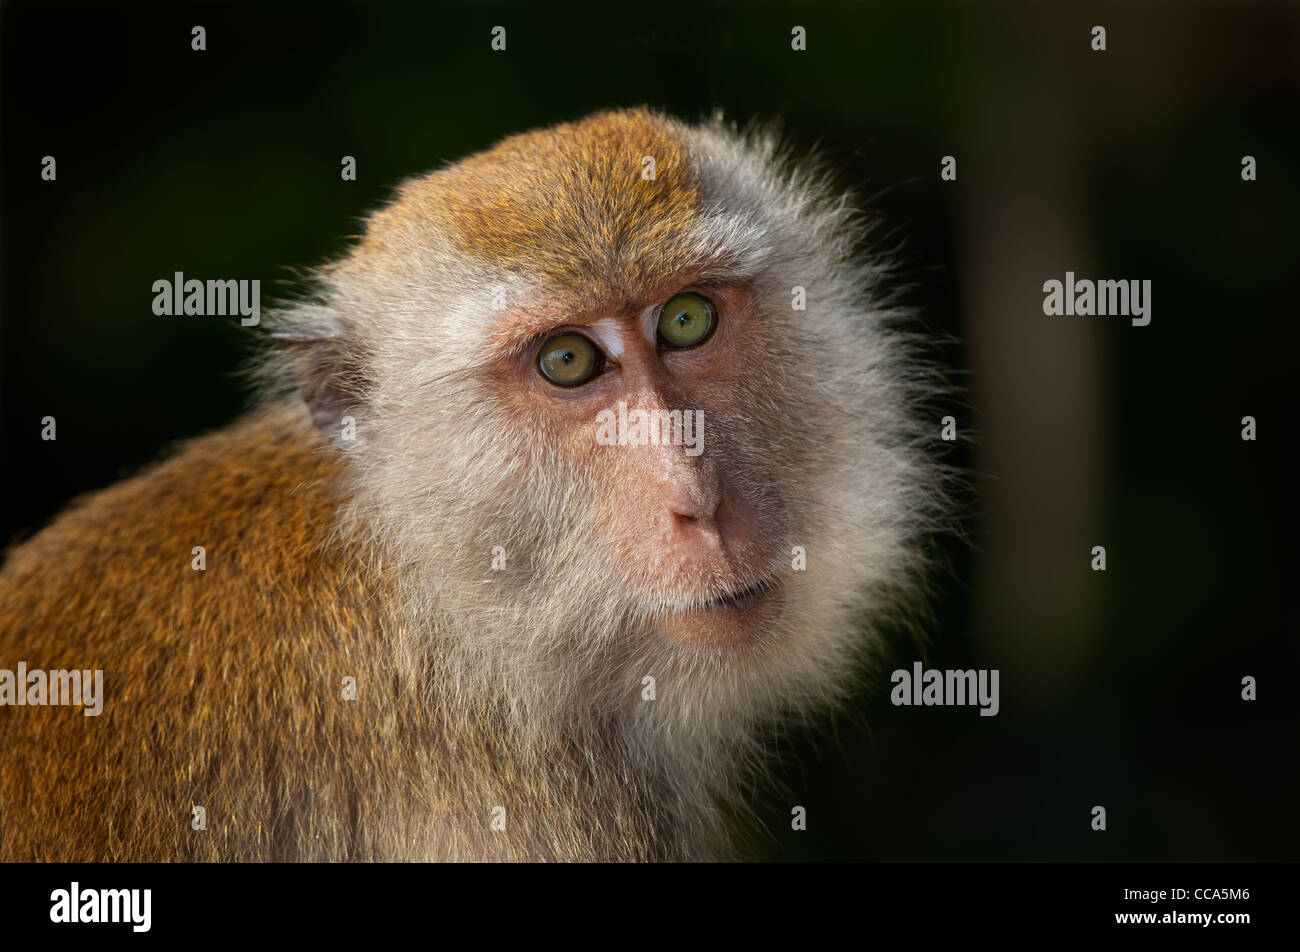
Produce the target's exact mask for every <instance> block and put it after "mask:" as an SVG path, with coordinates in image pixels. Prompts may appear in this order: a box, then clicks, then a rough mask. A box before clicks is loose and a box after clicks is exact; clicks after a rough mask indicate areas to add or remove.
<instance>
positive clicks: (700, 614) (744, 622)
mask: <svg viewBox="0 0 1300 952" xmlns="http://www.w3.org/2000/svg"><path fill="white" fill-rule="evenodd" d="M784 607H785V593H784V589H783V586H782V585H781V584H780V583H779V582H778V581H777V580H776V579H774V578H764V579H760V580H759V581H757V582H752V583H750V584H749V585H746V586H744V587H743V588H736V589H733V590H731V591H729V592H726V593H724V594H722V595H717V596H714V597H713V598H710V599H707V600H705V601H701V602H696V603H694V604H691V605H686V606H680V607H677V608H675V609H672V610H671V611H669V612H667V613H666V614H664V615H662V616H661V619H660V624H661V625H662V630H663V632H664V633H665V634H666V635H667V636H668V637H669V638H671V639H672V640H674V641H677V642H679V643H681V644H685V645H690V646H692V647H694V648H703V649H706V650H710V651H729V650H734V649H740V648H743V647H745V646H750V645H753V644H754V643H755V642H756V641H757V640H758V639H760V638H762V637H763V635H764V633H765V632H769V631H771V630H772V628H773V626H774V625H775V624H776V623H777V622H778V621H779V619H780V618H781V615H782V613H783V611H784Z"/></svg>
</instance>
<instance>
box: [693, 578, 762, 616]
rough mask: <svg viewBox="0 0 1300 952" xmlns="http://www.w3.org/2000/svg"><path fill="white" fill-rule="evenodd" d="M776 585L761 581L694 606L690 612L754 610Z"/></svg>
mask: <svg viewBox="0 0 1300 952" xmlns="http://www.w3.org/2000/svg"><path fill="white" fill-rule="evenodd" d="M773 588H775V583H774V582H773V581H772V580H771V579H766V578H763V579H759V580H758V581H757V582H753V583H752V584H750V585H746V586H745V587H744V588H740V589H736V590H735V591H732V592H728V593H727V594H725V595H719V596H718V597H717V598H711V599H709V600H708V601H707V602H702V603H701V604H699V605H695V606H692V607H691V608H690V609H689V610H690V611H697V612H708V611H736V612H743V611H745V609H747V608H752V607H753V606H754V605H756V604H758V602H759V600H760V599H761V598H763V597H764V596H765V595H767V594H768V593H769V592H770V591H771V590H772V589H773Z"/></svg>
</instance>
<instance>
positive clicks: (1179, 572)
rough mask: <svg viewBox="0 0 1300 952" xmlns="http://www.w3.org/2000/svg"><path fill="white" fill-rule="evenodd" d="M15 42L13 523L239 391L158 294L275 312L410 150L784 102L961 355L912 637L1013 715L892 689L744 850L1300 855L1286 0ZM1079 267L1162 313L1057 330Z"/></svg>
mask: <svg viewBox="0 0 1300 952" xmlns="http://www.w3.org/2000/svg"><path fill="white" fill-rule="evenodd" d="M196 23H197V24H202V25H204V26H205V27H206V28H207V35H208V49H207V51H206V52H204V53H194V52H192V51H191V50H190V45H189V40H190V27H191V26H192V25H193V24H196ZM796 23H797V24H801V25H803V26H805V27H806V28H807V30H808V37H809V43H808V46H809V48H808V51H807V52H804V53H794V52H792V51H791V50H790V45H789V37H790V28H791V26H792V25H794V24H796ZM1098 23H1099V24H1103V25H1105V26H1106V27H1107V29H1108V32H1109V49H1108V50H1107V51H1106V52H1105V53H1101V54H1098V53H1094V52H1092V51H1091V50H1090V49H1089V30H1090V28H1091V27H1092V25H1093V24H1098ZM496 24H503V25H505V26H506V27H507V29H508V50H507V52H505V53H503V54H494V53H493V52H491V51H490V49H489V31H490V29H491V27H492V26H494V25H496ZM0 44H2V45H0V97H2V106H3V112H2V125H0V141H2V143H3V218H2V219H0V241H2V242H3V276H2V277H3V294H2V298H0V302H2V306H3V311H2V312H0V319H2V324H0V346H2V347H3V358H2V361H0V370H2V373H3V377H2V378H0V400H2V405H0V451H2V452H3V466H2V467H0V479H3V497H2V498H3V506H2V511H0V539H3V540H10V539H13V538H15V537H20V536H22V535H25V534H27V533H29V532H30V531H32V530H34V529H36V528H39V526H40V525H41V524H42V523H44V522H45V521H47V520H48V519H49V518H50V517H51V516H52V515H53V514H54V513H55V512H56V511H57V510H58V509H59V508H60V507H61V506H62V505H63V504H64V503H66V501H67V500H68V499H70V498H71V497H73V496H74V495H76V494H77V493H79V492H82V491H85V490H89V489H93V488H96V487H100V486H103V485H106V484H108V483H110V482H112V481H113V480H115V479H117V478H119V477H121V476H123V475H125V474H128V473H130V472H132V471H133V470H135V469H136V468H138V467H139V466H140V465H141V464H143V463H145V462H148V461H149V460H152V459H154V458H156V457H157V456H158V454H159V453H160V452H161V451H162V450H163V449H164V448H165V447H166V446H167V445H168V444H169V443H170V442H171V441H173V440H175V439H176V438H179V437H183V436H188V435H193V434H197V433H200V432H203V431H205V430H207V429H210V428H213V427H217V426H220V425H222V424H223V423H225V422H227V421H229V420H230V419H232V418H233V417H235V416H236V415H237V414H238V413H239V412H240V410H241V408H242V407H243V406H244V404H245V400H246V392H245V390H244V389H243V387H242V385H241V383H240V378H239V376H238V373H237V371H238V368H239V367H240V366H241V362H242V360H243V359H244V357H245V355H246V353H247V350H248V346H247V340H246V339H245V338H244V337H243V335H242V334H241V332H240V331H239V329H238V328H237V327H234V326H231V325H229V324H224V323H221V322H220V321H218V320H212V319H168V318H158V317H155V316H154V315H153V314H152V312H151V308H150V306H151V302H152V297H153V295H152V292H151V290H150V286H151V284H152V282H153V281H154V280H155V279H157V278H160V277H169V276H170V275H171V274H172V272H173V271H184V272H186V274H187V275H193V276H197V277H239V278H260V279H261V280H262V282H263V301H264V304H266V303H268V300H267V299H268V298H269V297H274V295H275V294H276V288H277V287H283V288H284V290H285V292H286V293H287V292H288V291H289V289H290V287H291V284H290V283H289V282H291V281H292V278H293V275H294V272H293V270H292V269H293V268H294V267H296V266H310V265H314V264H317V263H319V262H321V261H322V260H323V259H325V258H327V257H329V256H332V255H335V254H337V253H339V252H340V251H341V250H342V249H344V248H346V247H347V236H348V235H350V234H354V233H356V232H357V231H358V230H359V219H360V217H361V216H363V215H364V214H365V213H366V212H367V211H368V210H369V209H372V208H374V207H375V206H376V205H377V204H378V203H380V202H382V201H383V200H384V198H385V197H386V196H387V195H388V194H389V190H390V189H391V187H392V186H393V185H394V184H395V183H396V182H397V181H399V180H400V179H402V178H403V177H406V176H409V175H413V174H417V173H420V172H422V171H426V170H428V169H430V168H434V167H436V166H438V165H440V164H441V163H443V162H445V161H450V160H455V159H456V158H458V157H460V156H463V155H464V154H466V153H468V152H471V151H474V150H477V149H481V148H484V147H487V146H489V145H491V144H492V143H493V142H494V141H496V140H497V139H499V138H501V137H502V136H504V135H507V134H509V133H513V132H517V131H521V130H524V129H527V128H530V127H533V126H537V125H541V124H546V123H550V122H553V121H556V120H560V119H568V118H575V117H579V116H582V115H584V114H585V113H588V112H590V111H593V110H596V109H600V108H605V107H609V106H618V105H637V104H643V103H648V104H650V105H653V106H657V107H660V108H663V109H666V110H668V111H670V112H673V113H675V114H677V115H679V116H681V117H683V118H688V119H690V118H695V117H698V116H701V115H703V114H705V113H707V112H709V111H711V110H713V109H714V108H722V109H724V110H725V111H726V113H727V114H728V115H729V116H731V117H734V118H738V119H741V120H744V119H748V118H750V117H760V118H771V117H781V118H782V119H783V120H784V122H785V127H786V129H787V131H788V133H789V136H790V138H791V139H792V141H793V142H795V143H796V144H797V145H800V146H802V147H808V146H812V145H814V144H816V145H818V146H819V147H820V148H821V149H822V151H823V152H824V154H825V155H827V156H828V157H829V158H830V159H831V160H832V162H833V163H834V165H835V166H836V167H837V168H838V169H839V171H840V173H841V175H842V178H843V181H844V182H845V183H846V184H848V185H853V186H856V187H858V188H860V189H861V190H862V191H863V193H864V194H866V195H868V196H872V197H873V201H872V205H873V207H874V208H876V209H878V210H879V211H880V212H881V213H882V214H883V215H884V216H885V219H886V221H887V222H888V223H889V226H890V230H889V231H888V232H887V233H886V236H887V238H888V241H889V242H890V243H891V244H896V243H900V242H901V246H900V253H901V255H902V260H903V263H904V266H905V267H904V279H905V280H906V281H908V282H909V283H910V284H911V290H910V291H909V295H910V297H909V300H910V301H911V303H912V304H914V305H915V306H917V307H918V308H919V309H920V311H921V313H922V314H923V315H924V320H925V322H926V323H925V326H926V327H927V328H928V329H929V330H930V332H931V333H932V335H933V336H934V338H935V340H936V341H939V340H940V339H942V337H943V336H944V335H953V336H955V337H956V338H957V339H959V340H960V341H963V342H966V345H968V346H944V347H941V348H940V349H939V351H938V353H939V354H940V356H941V357H942V358H943V359H944V360H946V361H948V362H949V363H951V364H952V365H953V366H954V368H956V369H957V372H956V373H955V379H956V380H957V381H958V382H959V383H961V384H962V385H963V386H967V387H969V394H968V399H969V406H968V407H965V408H959V409H957V410H956V411H955V412H957V413H958V414H959V415H960V416H961V420H962V427H963V430H964V431H967V432H970V431H979V432H980V433H982V434H983V436H982V438H981V441H980V443H979V445H977V446H975V445H973V444H972V443H971V442H969V441H966V442H963V444H962V445H961V446H960V447H958V448H956V450H955V451H954V453H955V456H954V458H955V459H956V461H957V462H959V463H961V464H962V465H965V466H968V467H970V468H971V469H972V470H973V472H974V473H975V483H976V486H977V487H978V490H979V491H978V493H977V495H976V496H975V498H973V499H972V516H971V519H970V533H971V537H972V542H973V544H974V548H973V549H972V550H971V551H967V550H965V549H963V548H962V547H960V546H958V545H954V544H951V543H950V544H948V546H947V548H948V550H949V554H950V557H951V559H952V565H953V569H952V572H951V573H950V574H949V575H947V576H945V577H944V578H943V579H941V580H940V587H939V597H938V600H937V605H936V615H937V617H936V621H935V623H934V624H933V625H932V626H931V638H930V645H929V647H928V649H927V650H926V653H925V658H926V659H927V662H928V663H929V664H931V665H934V666H939V667H968V666H980V667H993V668H999V669H1000V670H1001V671H1002V698H1001V706H1002V710H1001V713H1000V714H999V716H997V717H995V718H981V717H978V716H977V715H976V712H975V710H974V709H960V710H957V709H946V708H895V707H892V706H890V704H889V703H888V700H887V688H888V684H887V678H888V668H887V669H886V670H884V671H881V672H877V673H876V674H875V675H873V676H872V677H870V678H869V679H867V680H866V682H865V683H864V688H863V691H862V696H861V698H860V699H859V701H858V702H857V703H856V704H855V705H854V706H853V708H852V710H851V711H849V712H848V713H847V714H842V715H841V716H839V717H838V718H837V719H836V721H835V722H834V723H829V724H827V725H824V726H823V727H819V728H818V729H816V730H809V731H807V732H804V733H802V734H800V735H798V736H796V737H794V738H790V739H787V740H785V741H782V742H780V743H777V744H775V745H774V749H775V751H776V753H777V754H778V757H779V759H780V766H779V767H778V769H777V776H776V778H775V781H776V784H774V786H773V788H772V789H773V790H775V791H777V792H775V793H773V792H772V791H769V792H768V795H766V796H764V797H761V798H756V799H755V801H754V803H753V809H754V810H755V811H756V813H757V817H756V818H755V817H752V816H751V817H747V818H744V819H743V822H745V823H746V824H747V825H749V826H751V827H753V828H755V829H759V830H760V832H758V833H757V835H756V844H757V848H758V849H759V851H760V853H761V854H762V855H764V856H767V857H770V858H783V859H807V858H833V859H850V858H881V859H1282V858H1290V859H1294V858H1296V857H1297V854H1298V853H1300V849H1298V847H1300V834H1298V833H1297V824H1296V820H1295V809H1296V804H1297V802H1298V801H1300V796H1297V795H1298V794H1300V783H1297V778H1298V771H1300V768H1298V767H1297V760H1298V758H1297V741H1298V740H1300V730H1298V728H1300V720H1298V718H1297V705H1296V700H1295V683H1296V675H1297V663H1298V662H1300V657H1298V656H1297V655H1298V652H1297V642H1296V612H1295V608H1294V605H1293V603H1292V602H1291V601H1290V599H1289V598H1286V597H1285V596H1284V593H1286V594H1287V595H1289V593H1290V583H1291V581H1292V579H1293V577H1294V571H1295V566H1296V560H1295V559H1294V558H1293V557H1292V551H1293V545H1294V539H1295V531H1294V529H1295V525H1294V513H1295V505H1294V479H1293V477H1292V474H1291V470H1290V469H1289V467H1288V466H1287V465H1286V461H1288V459H1289V456H1290V454H1288V453H1287V449H1288V448H1289V447H1290V446H1291V445H1292V444H1293V442H1294V439H1295V427H1294V412H1295V401H1294V380H1295V369H1296V346H1297V332H1296V320H1297V310H1296V295H1295V289H1294V280H1295V277H1296V272H1297V268H1296V263H1297V253H1296V252H1297V242H1296V241H1295V239H1294V228H1295V223H1296V222H1297V221H1300V185H1298V184H1297V183H1298V182H1300V152H1298V149H1300V132H1298V130H1300V123H1298V118H1297V117H1298V116H1300V108H1298V107H1300V16H1298V15H1297V8H1296V6H1294V5H1292V6H1289V7H1282V6H1268V5H1236V4H1232V5H1225V6H1199V5H1195V4H1175V3H1168V4H1165V3H1160V4H1150V5H1136V4H1126V5H1124V6H1117V7H1108V6H1105V5H1096V4H1089V5H1087V6H1070V5H1044V6H1042V7H1038V6H1031V5H1008V4H986V5H977V4H973V3H961V4H955V5H940V4H920V3H917V4H906V5H875V4H855V5H848V4H845V5H821V6H818V5H808V4H799V5H798V6H797V7H792V6H782V5H774V4H760V5H751V6H743V7H742V6H733V5H727V4H719V3H705V2H697V3H691V4H687V5H682V6H673V5H664V4H659V3H656V4H644V5H642V4H628V5H622V4H619V5H614V4H602V5H593V6H581V5H556V4H528V5H524V6H513V7H512V6H507V5H500V4H492V5H487V4H484V5H480V6H442V7H435V6H402V5H374V4H371V5H366V6H364V7H354V6H348V5H312V6H301V7H299V6H292V5H283V6H270V5H214V6H191V7H159V8H151V7H145V6H140V5H134V4H132V5H119V4H114V5H111V6H110V5H101V6H96V7H83V6H69V5H62V4H57V3H42V4H35V3H33V4H5V5H4V7H3V11H2V12H0ZM47 154H50V155H54V156H56V158H57V160H58V180H57V182H56V183H45V182H42V181H40V178H39V169H40V160H41V157H42V156H43V155H47ZM345 154H347V155H354V156H356V157H357V159H358V166H359V180H358V181H356V182H342V181H341V180H340V178H339V160H340V157H341V156H342V155H345ZM947 154H952V155H955V156H957V157H958V162H959V177H958V181H957V182H953V183H945V182H941V181H940V180H939V176H938V172H939V160H940V157H941V156H943V155H947ZM1243 154H1252V155H1255V156H1256V157H1257V159H1258V160H1259V169H1260V172H1259V181H1257V182H1254V183H1249V184H1247V183H1243V182H1242V181H1241V179H1240V174H1239V172H1240V157H1241V156H1242V155H1243ZM1058 248H1068V249H1077V254H1076V255H1075V256H1074V257H1071V256H1068V255H1060V256H1056V257H1052V255H1054V254H1055V252H1054V251H1053V249H1058ZM1044 255H1045V256H1046V258H1044V257H1041V256H1044ZM1036 256H1039V257H1036ZM1044 260H1046V261H1048V264H1047V265H1043V261H1044ZM1067 268H1071V269H1074V270H1076V271H1078V272H1079V273H1080V276H1090V277H1094V278H1097V277H1117V278H1150V279H1152V280H1153V282H1154V285H1155V292H1154V316H1153V322H1152V325H1151V326H1150V327H1148V328H1142V329H1139V328H1131V327H1129V326H1128V324H1127V321H1124V320H1122V319H1118V318H1094V319H1088V318H1060V319H1055V318H1047V317H1045V316H1044V315H1043V314H1042V312H1041V307H1040V306H1041V296H1042V292H1041V284H1042V282H1043V281H1044V280H1046V279H1047V278H1051V277H1056V278H1061V277H1063V274H1064V271H1065V270H1066V269H1067ZM277 282H285V283H284V284H282V285H280V284H277ZM272 303H273V302H272ZM1054 321H1055V322H1057V323H1053V322H1054ZM1061 335H1065V336H1061ZM1076 344H1079V345H1080V346H1076ZM967 370H969V371H970V372H969V373H967V372H966V371H967ZM1247 413H1251V414H1253V415H1255V416H1256V417H1258V419H1259V420H1260V439H1259V441H1258V442H1256V443H1243V442H1242V441H1241V440H1240V439H1239V436H1238V433H1239V429H1240V423H1239V421H1240V418H1241V417H1242V416H1243V415H1244V414H1247ZM46 414H51V415H54V416H55V417H56V418H57V420H58V440H57V442H53V443H49V442H42V441H41V440H40V438H39V432H40V422H39V421H40V418H41V417H42V416H44V415H46ZM1079 420H1083V421H1089V422H1088V427H1087V429H1086V432H1084V431H1082V430H1080V428H1079V426H1078V421H1079ZM1062 540H1064V541H1062ZM1092 544H1104V545H1106V546H1107V549H1108V553H1109V558H1110V567H1109V569H1108V571H1107V572H1106V573H1105V574H1104V575H1103V574H1100V573H1092V572H1091V571H1089V569H1088V561H1089V554H1088V551H1089V549H1090V547H1091V545H1092ZM1062 632H1066V633H1068V637H1066V636H1065V635H1063V634H1062ZM893 647H894V649H895V651H896V657H897V659H898V664H899V666H903V667H910V664H911V661H912V660H913V659H914V658H916V657H917V656H918V655H917V650H916V649H915V648H914V647H913V646H912V645H911V644H910V643H909V642H908V641H907V640H906V638H905V637H904V636H902V635H901V634H900V635H899V636H898V637H896V638H895V639H894V643H893ZM12 660H17V659H12ZM892 666H893V665H890V666H889V667H892ZM1246 674H1251V675H1254V676H1256V677H1258V678H1259V679H1260V689H1259V690H1260V700H1258V701H1257V702H1255V703H1253V704H1246V703H1243V702H1242V701H1241V700H1240V699H1239V691H1240V687H1239V683H1240V678H1241V677H1242V676H1243V675H1246ZM780 785H784V786H785V787H786V788H788V791H789V792H788V793H783V792H780ZM794 803H798V804H802V805H804V806H805V807H807V808H808V811H809V828H808V830H807V831H806V832H803V833H795V832H792V831H790V830H789V821H788V817H789V808H790V805H791V804H794ZM1094 804H1102V805H1104V806H1106V807H1107V810H1108V814H1109V816H1108V829H1107V831H1106V832H1104V833H1096V832H1093V831H1092V830H1091V829H1090V826H1089V821H1090V810H1091V808H1092V806H1093V805H1094ZM761 827H766V831H762V830H761V829H760V828H761Z"/></svg>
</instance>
